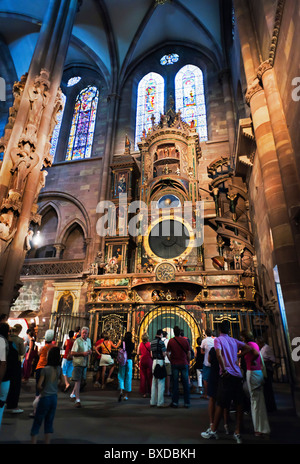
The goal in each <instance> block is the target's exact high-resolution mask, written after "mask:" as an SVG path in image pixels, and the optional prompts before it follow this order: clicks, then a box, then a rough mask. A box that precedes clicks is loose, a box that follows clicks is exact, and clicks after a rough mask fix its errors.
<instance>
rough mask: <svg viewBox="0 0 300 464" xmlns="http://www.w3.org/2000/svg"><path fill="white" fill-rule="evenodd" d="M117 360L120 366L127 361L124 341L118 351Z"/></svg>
mask: <svg viewBox="0 0 300 464" xmlns="http://www.w3.org/2000/svg"><path fill="white" fill-rule="evenodd" d="M117 361H118V363H119V364H120V366H125V364H126V363H127V351H126V347H125V343H124V342H123V348H120V349H119V351H118V355H117Z"/></svg>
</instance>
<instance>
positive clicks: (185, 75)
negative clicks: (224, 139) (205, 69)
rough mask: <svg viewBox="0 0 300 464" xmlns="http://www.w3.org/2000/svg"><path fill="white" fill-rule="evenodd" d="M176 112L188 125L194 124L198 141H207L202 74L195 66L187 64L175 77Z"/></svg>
mask: <svg viewBox="0 0 300 464" xmlns="http://www.w3.org/2000/svg"><path fill="white" fill-rule="evenodd" d="M175 105H176V112H179V111H180V112H181V118H182V120H183V121H185V122H187V123H188V124H192V123H193V124H194V127H196V130H197V132H198V134H199V137H200V140H201V141H204V140H207V121H206V106H205V96H204V85H203V74H202V71H201V69H199V68H198V67H197V66H194V65H191V64H188V65H186V66H184V67H183V68H181V69H180V71H178V73H177V74H176V76H175Z"/></svg>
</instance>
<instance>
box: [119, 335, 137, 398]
mask: <svg viewBox="0 0 300 464" xmlns="http://www.w3.org/2000/svg"><path fill="white" fill-rule="evenodd" d="M121 350H125V351H126V355H125V356H124V353H122V351H121ZM121 350H119V354H118V362H119V371H118V381H119V388H120V395H119V399H118V401H122V399H123V400H124V401H126V400H128V393H130V392H131V384H132V353H133V350H134V343H133V341H132V333H131V332H126V333H125V336H124V338H123V340H122V348H121Z"/></svg>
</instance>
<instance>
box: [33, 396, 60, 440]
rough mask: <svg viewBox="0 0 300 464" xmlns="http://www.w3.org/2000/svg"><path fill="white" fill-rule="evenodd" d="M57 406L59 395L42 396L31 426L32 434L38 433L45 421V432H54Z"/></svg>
mask: <svg viewBox="0 0 300 464" xmlns="http://www.w3.org/2000/svg"><path fill="white" fill-rule="evenodd" d="M56 406H57V395H50V396H42V397H41V398H40V400H39V402H38V406H37V409H36V413H35V416H34V420H33V425H32V428H31V435H32V436H33V435H38V433H39V430H40V428H41V425H42V423H43V421H44V433H45V434H48V433H53V421H54V416H55V411H56Z"/></svg>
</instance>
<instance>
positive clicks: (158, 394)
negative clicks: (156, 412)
mask: <svg viewBox="0 0 300 464" xmlns="http://www.w3.org/2000/svg"><path fill="white" fill-rule="evenodd" d="M162 337H163V331H162V329H158V330H157V332H156V336H155V339H154V340H152V341H151V344H150V348H151V357H152V359H153V363H152V384H151V398H150V406H152V407H154V406H157V407H158V408H163V407H164V406H165V405H164V392H165V378H163V379H157V378H156V377H155V376H154V375H153V374H154V370H155V366H156V364H159V365H160V366H162V365H164V360H165V357H166V353H167V350H166V345H165V344H164V342H163V341H162Z"/></svg>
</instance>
